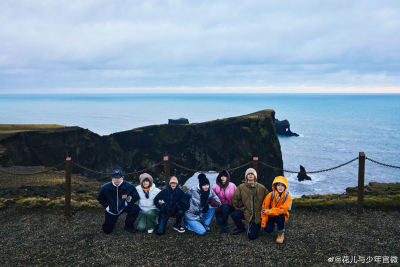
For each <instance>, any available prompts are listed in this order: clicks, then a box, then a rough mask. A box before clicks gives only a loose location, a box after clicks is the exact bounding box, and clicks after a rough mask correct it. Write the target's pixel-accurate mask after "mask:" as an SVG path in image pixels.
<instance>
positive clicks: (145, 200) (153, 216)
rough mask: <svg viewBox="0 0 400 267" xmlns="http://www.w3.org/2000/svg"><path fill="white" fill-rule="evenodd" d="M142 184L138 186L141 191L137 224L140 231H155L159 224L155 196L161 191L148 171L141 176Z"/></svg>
mask: <svg viewBox="0 0 400 267" xmlns="http://www.w3.org/2000/svg"><path fill="white" fill-rule="evenodd" d="M139 181H140V185H138V186H136V190H137V191H138V193H139V197H140V200H139V208H140V219H139V223H138V226H137V229H138V230H139V231H147V232H148V233H149V234H151V233H153V231H154V228H155V226H156V225H157V216H158V209H157V208H156V205H154V198H155V197H156V196H157V195H158V193H160V192H161V190H160V189H158V188H157V187H156V186H155V184H154V183H153V177H151V175H150V174H148V173H143V174H141V175H140V176H139Z"/></svg>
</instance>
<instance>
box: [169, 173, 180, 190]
mask: <svg viewBox="0 0 400 267" xmlns="http://www.w3.org/2000/svg"><path fill="white" fill-rule="evenodd" d="M171 177H176V176H175V175H171V176H170V177H169V178H168V185H167V190H168V192H169V193H171V192H174V193H175V192H176V191H177V189H179V180H178V184H177V186H176V188H175V190H172V188H171V185H170V184H169V181H170V180H171ZM176 179H178V177H176Z"/></svg>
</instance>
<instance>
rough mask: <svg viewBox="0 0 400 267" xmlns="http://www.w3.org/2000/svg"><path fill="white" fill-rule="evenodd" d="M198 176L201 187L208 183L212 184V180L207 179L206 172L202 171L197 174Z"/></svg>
mask: <svg viewBox="0 0 400 267" xmlns="http://www.w3.org/2000/svg"><path fill="white" fill-rule="evenodd" d="M197 178H199V185H200V187H202V186H203V185H206V184H208V185H209V184H210V181H209V180H208V179H207V177H206V175H205V174H204V173H200V174H199V176H197Z"/></svg>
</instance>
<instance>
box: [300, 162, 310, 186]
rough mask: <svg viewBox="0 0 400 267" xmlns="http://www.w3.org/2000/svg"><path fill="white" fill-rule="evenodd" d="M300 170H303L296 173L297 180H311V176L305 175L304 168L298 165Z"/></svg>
mask: <svg viewBox="0 0 400 267" xmlns="http://www.w3.org/2000/svg"><path fill="white" fill-rule="evenodd" d="M300 172H304V173H299V174H298V175H297V179H299V182H301V181H304V180H311V177H310V176H308V175H307V173H305V172H306V169H304V167H303V166H301V165H300Z"/></svg>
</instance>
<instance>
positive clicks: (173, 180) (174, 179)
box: [169, 176, 178, 184]
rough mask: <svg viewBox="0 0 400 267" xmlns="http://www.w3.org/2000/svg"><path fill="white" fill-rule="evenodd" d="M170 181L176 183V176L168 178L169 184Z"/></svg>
mask: <svg viewBox="0 0 400 267" xmlns="http://www.w3.org/2000/svg"><path fill="white" fill-rule="evenodd" d="M171 183H176V184H178V178H176V177H175V176H172V177H171V178H170V179H169V184H171Z"/></svg>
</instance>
